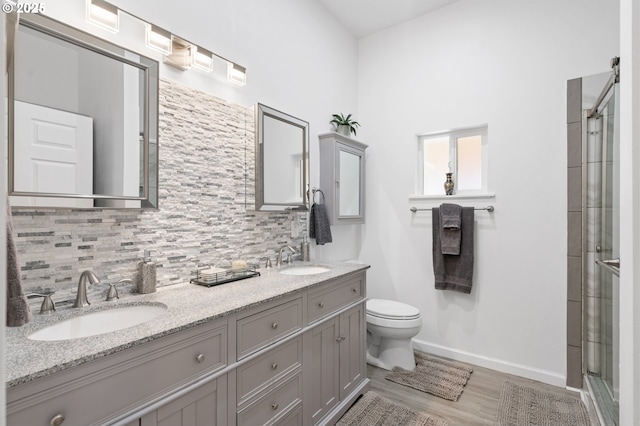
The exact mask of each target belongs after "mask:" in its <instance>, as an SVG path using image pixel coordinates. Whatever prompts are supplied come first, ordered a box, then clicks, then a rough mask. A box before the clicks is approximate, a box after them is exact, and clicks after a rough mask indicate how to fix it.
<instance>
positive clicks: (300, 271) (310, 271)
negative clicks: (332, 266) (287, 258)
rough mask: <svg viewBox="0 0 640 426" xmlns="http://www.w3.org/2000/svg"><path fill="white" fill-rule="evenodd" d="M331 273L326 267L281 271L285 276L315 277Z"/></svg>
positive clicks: (304, 267) (296, 268) (299, 267)
mask: <svg viewBox="0 0 640 426" xmlns="http://www.w3.org/2000/svg"><path fill="white" fill-rule="evenodd" d="M323 272H329V268H325V267H324V266H311V265H310V266H292V267H290V268H286V269H281V270H280V273H281V274H284V275H315V274H322V273H323Z"/></svg>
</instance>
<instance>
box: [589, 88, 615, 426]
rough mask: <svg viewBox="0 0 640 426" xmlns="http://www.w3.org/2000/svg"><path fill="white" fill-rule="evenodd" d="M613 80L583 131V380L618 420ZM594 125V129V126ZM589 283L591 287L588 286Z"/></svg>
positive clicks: (611, 420) (604, 413)
mask: <svg viewBox="0 0 640 426" xmlns="http://www.w3.org/2000/svg"><path fill="white" fill-rule="evenodd" d="M617 100H618V84H614V85H613V86H612V87H611V89H610V91H609V93H608V94H607V96H606V97H605V98H604V100H603V102H602V103H601V106H599V107H598V108H597V112H596V114H595V115H594V117H592V118H590V119H589V120H588V128H591V129H593V131H588V133H589V134H590V135H591V134H593V135H595V138H594V139H593V141H594V142H595V143H594V144H593V145H591V146H593V152H591V153H589V154H588V155H591V156H592V159H593V160H594V161H592V162H590V163H589V165H588V172H587V173H588V175H589V176H588V179H587V181H588V183H589V184H591V188H589V191H588V192H589V195H591V196H593V198H592V203H593V209H592V210H591V211H592V217H589V222H591V221H592V220H593V222H592V223H593V233H592V234H591V235H593V242H594V244H595V266H594V267H593V277H592V282H590V283H588V285H587V292H588V297H587V301H588V303H587V311H588V312H587V318H588V321H587V335H588V336H590V340H591V341H590V342H588V381H589V383H590V386H591V389H592V396H593V397H594V399H595V402H596V405H597V406H598V411H599V413H600V415H601V419H602V420H604V421H605V424H607V425H617V424H618V396H619V395H618V392H619V388H618V386H619V354H618V348H619V344H618V343H619V278H618V275H619V270H620V252H619V235H620V228H619V221H618V220H619V214H618V212H619V206H620V197H619V183H620V182H619V179H620V173H619V164H620V161H619V160H620V150H619V134H618V125H617V123H618V117H617V112H618V107H617V106H618V102H617ZM594 126H595V129H594ZM590 286H592V287H590Z"/></svg>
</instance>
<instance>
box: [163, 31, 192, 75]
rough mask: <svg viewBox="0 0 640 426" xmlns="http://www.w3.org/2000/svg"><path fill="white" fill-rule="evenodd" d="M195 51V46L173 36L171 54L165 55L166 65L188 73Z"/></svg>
mask: <svg viewBox="0 0 640 426" xmlns="http://www.w3.org/2000/svg"><path fill="white" fill-rule="evenodd" d="M193 49H195V46H193V45H191V44H190V43H189V42H188V41H186V40H183V39H181V38H179V37H176V36H173V37H172V39H171V53H169V54H167V55H164V63H165V64H169V65H172V66H174V67H176V68H179V69H181V70H183V71H186V70H188V69H189V68H191V63H192V59H191V58H192V56H193V55H192V53H191V52H192V51H193Z"/></svg>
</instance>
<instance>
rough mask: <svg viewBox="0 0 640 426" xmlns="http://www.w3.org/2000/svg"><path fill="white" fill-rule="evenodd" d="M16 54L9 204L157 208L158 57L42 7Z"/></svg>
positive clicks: (28, 19)
mask: <svg viewBox="0 0 640 426" xmlns="http://www.w3.org/2000/svg"><path fill="white" fill-rule="evenodd" d="M13 52H14V57H13V60H12V63H11V66H10V68H9V89H8V93H9V99H8V119H9V123H8V124H9V141H8V142H9V143H8V147H9V152H8V160H9V161H8V172H9V175H8V179H7V181H8V185H9V188H8V191H9V195H10V196H11V197H12V198H11V205H13V206H34V207H40V206H45V207H72V208H156V207H157V205H158V90H159V89H158V87H159V86H158V63H157V62H156V61H154V60H152V59H149V58H146V57H144V56H141V55H139V54H137V53H135V52H132V51H130V50H127V49H124V48H122V47H119V46H116V45H114V44H112V43H109V42H106V41H104V40H102V39H100V38H98V37H95V36H93V35H91V34H88V33H85V32H83V31H80V30H78V29H76V28H73V27H70V26H67V25H66V24H63V23H61V22H58V21H56V20H53V19H51V18H47V17H45V16H43V15H40V14H21V15H20V20H19V25H18V28H17V33H16V35H15V45H14V50H13Z"/></svg>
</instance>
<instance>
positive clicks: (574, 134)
mask: <svg viewBox="0 0 640 426" xmlns="http://www.w3.org/2000/svg"><path fill="white" fill-rule="evenodd" d="M582 165H583V149H582V79H580V78H578V79H573V80H569V81H568V82H567V229H568V232H567V386H570V387H574V388H582V329H583V322H582V310H583V309H582V282H583V267H582V265H583V258H582V243H583V235H582V227H583V226H582V225H583V214H582V201H583V198H582V175H583V169H582Z"/></svg>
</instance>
